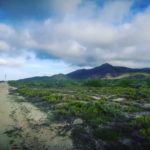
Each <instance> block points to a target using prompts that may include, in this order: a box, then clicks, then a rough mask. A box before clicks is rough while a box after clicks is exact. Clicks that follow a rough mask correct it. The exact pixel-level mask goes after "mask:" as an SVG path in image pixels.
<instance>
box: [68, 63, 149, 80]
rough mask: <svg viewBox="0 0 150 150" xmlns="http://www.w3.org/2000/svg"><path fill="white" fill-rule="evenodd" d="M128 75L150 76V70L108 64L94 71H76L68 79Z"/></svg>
mask: <svg viewBox="0 0 150 150" xmlns="http://www.w3.org/2000/svg"><path fill="white" fill-rule="evenodd" d="M127 73H148V74H150V68H142V69H136V68H135V69H134V68H128V67H121V66H112V65H110V64H108V63H106V64H103V65H101V66H99V67H95V68H92V69H81V70H76V71H74V72H71V73H69V74H67V76H68V77H70V78H72V79H77V80H84V79H90V78H95V77H101V78H104V77H106V76H111V77H117V76H120V75H123V74H127Z"/></svg>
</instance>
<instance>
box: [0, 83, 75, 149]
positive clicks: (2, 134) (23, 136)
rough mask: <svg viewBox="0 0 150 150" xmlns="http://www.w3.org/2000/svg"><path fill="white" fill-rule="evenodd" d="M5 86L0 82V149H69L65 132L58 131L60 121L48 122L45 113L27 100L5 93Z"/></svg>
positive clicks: (68, 140) (68, 141) (69, 144)
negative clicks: (59, 132)
mask: <svg viewBox="0 0 150 150" xmlns="http://www.w3.org/2000/svg"><path fill="white" fill-rule="evenodd" d="M9 88H10V87H9V86H8V84H7V83H0V149H2V150H11V149H14V150H17V149H18V150H24V149H28V150H44V149H45V150H59V149H61V150H71V149H73V148H72V147H73V146H72V141H71V139H70V138H69V136H68V135H67V134H65V135H63V136H61V135H59V134H58V131H59V129H60V128H61V127H63V126H64V124H60V123H54V122H50V120H48V119H47V114H46V113H45V112H42V111H41V110H39V109H38V108H37V107H35V106H34V105H32V104H31V103H28V102H17V101H16V100H15V99H16V98H17V99H19V98H20V97H15V96H12V95H9ZM51 115H52V114H51Z"/></svg>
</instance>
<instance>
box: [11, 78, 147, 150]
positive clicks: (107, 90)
mask: <svg viewBox="0 0 150 150" xmlns="http://www.w3.org/2000/svg"><path fill="white" fill-rule="evenodd" d="M149 81H150V79H149V78H148V77H143V78H139V77H137V78H135V77H134V78H133V77H132V78H123V79H111V80H106V79H98V78H97V79H89V80H86V81H74V80H71V79H66V78H65V79H64V77H63V79H60V77H59V79H57V77H55V79H54V78H53V79H51V80H49V81H47V80H46V81H42V82H41V81H36V82H35V81H18V82H10V84H11V85H12V86H15V87H17V90H16V91H15V92H17V93H19V94H20V95H23V96H25V97H27V99H28V100H29V101H31V102H36V101H39V100H40V101H43V102H46V103H47V105H49V107H48V108H47V109H51V110H53V112H54V115H55V119H56V120H59V121H65V122H68V123H69V124H70V126H71V129H72V130H71V131H72V134H71V135H72V138H73V140H74V142H75V146H76V148H77V149H83V150H84V149H86V150H87V149H99V148H98V145H101V146H102V145H103V146H106V149H107V148H108V147H107V146H109V147H111V148H113V147H115V148H114V149H117V148H118V149H121V148H122V145H123V146H124V147H125V148H130V149H132V148H133V147H132V146H133V145H132V144H131V143H132V142H133V143H138V144H140V146H144V148H145V149H146V148H147V145H146V146H145V142H147V143H149V141H150V138H149V136H150V116H149V115H144V113H143V114H142V112H145V113H146V114H150V113H149V110H147V109H145V108H144V105H145V104H149V103H150V84H149V83H150V82H149ZM43 107H44V106H43ZM44 109H45V110H46V108H45V107H44ZM76 119H80V120H82V121H80V122H79V123H77V124H76V123H74V122H75V120H76ZM134 133H137V135H136V134H134ZM132 135H135V136H136V138H135V137H134V136H132ZM142 138H144V142H142V141H140V142H139V141H136V139H142ZM123 139H130V141H131V142H129V143H124V142H122V141H123ZM85 141H88V142H87V144H85ZM94 141H96V142H94ZM102 141H103V142H102ZM104 143H105V144H104ZM149 144H150V143H149ZM111 148H110V149H111ZM108 149H109V148H108ZM135 149H138V148H137V147H136V148H135Z"/></svg>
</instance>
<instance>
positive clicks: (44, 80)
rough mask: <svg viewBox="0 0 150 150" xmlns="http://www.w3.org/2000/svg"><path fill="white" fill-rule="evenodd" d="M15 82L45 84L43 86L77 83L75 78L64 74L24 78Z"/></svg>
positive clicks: (62, 85)
mask: <svg viewBox="0 0 150 150" xmlns="http://www.w3.org/2000/svg"><path fill="white" fill-rule="evenodd" d="M17 82H18V83H23V84H31V85H35V86H45V87H68V86H72V85H77V84H78V83H77V82H76V81H75V80H73V79H71V78H69V77H67V76H66V75H64V74H57V75H53V76H42V77H32V78H26V79H21V80H18V81H17Z"/></svg>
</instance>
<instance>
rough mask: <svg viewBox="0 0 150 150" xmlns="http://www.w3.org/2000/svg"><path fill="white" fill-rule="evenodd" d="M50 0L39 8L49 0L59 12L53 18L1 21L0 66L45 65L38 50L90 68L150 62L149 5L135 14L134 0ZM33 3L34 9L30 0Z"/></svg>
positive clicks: (143, 64)
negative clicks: (98, 2)
mask: <svg viewBox="0 0 150 150" xmlns="http://www.w3.org/2000/svg"><path fill="white" fill-rule="evenodd" d="M15 1H17V0H15ZM46 1H47V0H45V1H44V3H42V6H41V8H45V6H43V5H45V4H47V6H46V7H49V8H51V9H53V11H54V12H57V13H56V14H57V15H56V16H55V17H54V16H51V15H49V16H47V17H46V18H45V19H44V20H42V21H41V20H40V21H39V20H38V19H37V20H36V19H33V20H32V21H28V20H24V22H23V23H22V24H21V25H19V26H18V25H12V24H6V23H0V65H1V66H8V67H11V64H12V66H16V68H17V66H19V65H18V64H22V65H23V66H28V67H29V66H32V67H33V64H34V67H36V66H37V65H39V66H40V61H41V64H42V65H43V61H44V60H40V58H37V57H38V55H37V54H38V53H45V54H47V56H48V57H49V58H51V59H52V58H55V60H52V61H58V60H59V61H62V62H65V65H66V64H71V65H74V66H85V67H89V66H90V67H92V66H97V65H100V64H102V63H104V62H109V63H112V64H114V65H125V66H130V67H135V66H136V67H147V66H149V65H150V59H149V56H150V50H149V49H150V44H149V43H150V30H149V26H150V7H147V8H145V10H144V11H143V10H142V11H139V12H137V13H136V14H133V13H132V11H131V8H132V7H133V2H134V1H131V0H127V1H123V0H114V1H109V0H108V1H107V2H105V3H103V5H98V4H97V3H96V2H95V1H91V0H88V1H86V2H85V1H84V0H72V1H70V0H62V1H58V0H55V1H47V2H46ZM19 4H21V3H20V2H19ZM19 4H18V5H19ZM32 4H33V3H32ZM39 4H40V3H38V5H39ZM5 5H6V3H5ZM18 5H17V6H18ZM27 6H29V3H27V5H26V7H27ZM5 7H6V6H5ZM9 7H13V6H9ZM26 7H25V8H26ZM29 7H31V8H33V6H32V5H31V4H30V6H29ZM25 8H24V9H25ZM11 9H12V8H11ZM41 13H43V12H41ZM46 14H48V13H46ZM31 15H32V14H31ZM31 54H32V55H31ZM3 56H5V58H4V57H3ZM48 57H46V61H47V58H48ZM21 60H23V61H21ZM33 60H36V61H33ZM46 61H45V62H46ZM49 61H51V60H49ZM49 61H47V62H48V63H49ZM27 62H29V63H27ZM33 62H34V63H33ZM45 62H44V63H45ZM36 63H37V65H36ZM58 64H61V65H63V64H62V63H58ZM44 65H45V64H44ZM65 65H63V66H64V67H65ZM46 66H47V65H46ZM66 66H68V65H66ZM29 68H30V67H29ZM72 68H73V67H72ZM45 70H46V69H45ZM62 72H63V71H62Z"/></svg>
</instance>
